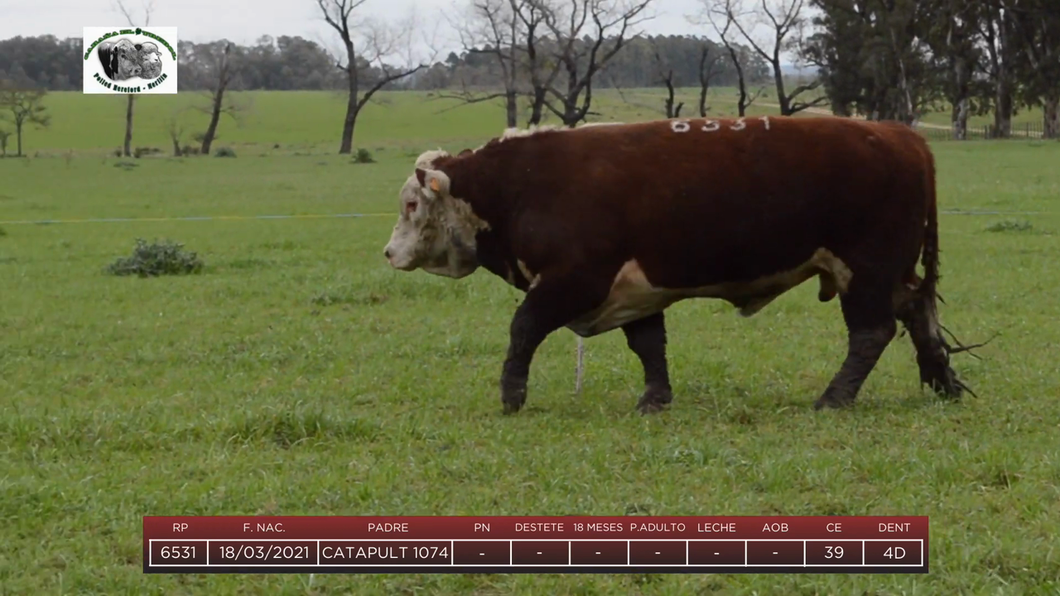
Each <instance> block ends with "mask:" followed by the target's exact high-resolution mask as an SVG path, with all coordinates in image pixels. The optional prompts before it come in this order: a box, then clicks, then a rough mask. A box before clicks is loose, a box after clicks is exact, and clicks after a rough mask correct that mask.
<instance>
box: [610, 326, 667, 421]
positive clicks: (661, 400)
mask: <svg viewBox="0 0 1060 596" xmlns="http://www.w3.org/2000/svg"><path fill="white" fill-rule="evenodd" d="M622 331H623V332H625V334H626V344H627V345H628V346H629V349H630V350H632V351H633V353H634V354H636V355H637V357H638V358H640V363H641V365H642V366H643V367H644V395H642V396H641V398H640V402H638V403H637V410H639V411H640V412H641V413H642V414H651V413H654V412H658V411H660V410H662V409H663V408H665V407H666V405H667V404H669V403H670V402H671V401H673V398H674V397H673V394H672V393H671V390H670V373H669V371H668V370H667V367H666V322H665V319H664V318H663V313H661V312H660V313H656V314H654V315H651V316H648V317H644V318H643V319H638V320H636V321H633V322H632V323H626V324H625V325H623V326H622Z"/></svg>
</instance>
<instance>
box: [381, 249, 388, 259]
mask: <svg viewBox="0 0 1060 596" xmlns="http://www.w3.org/2000/svg"><path fill="white" fill-rule="evenodd" d="M383 256H384V257H386V258H388V259H389V258H390V249H389V248H388V249H386V250H384V251H383Z"/></svg>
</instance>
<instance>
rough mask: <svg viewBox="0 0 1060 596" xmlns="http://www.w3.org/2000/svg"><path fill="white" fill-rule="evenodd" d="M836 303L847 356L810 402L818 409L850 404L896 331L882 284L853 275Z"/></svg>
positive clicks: (884, 286)
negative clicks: (839, 305) (842, 328)
mask: <svg viewBox="0 0 1060 596" xmlns="http://www.w3.org/2000/svg"><path fill="white" fill-rule="evenodd" d="M859 281H860V283H859ZM839 302H840V304H841V305H842V309H843V319H844V320H845V321H846V324H847V339H848V342H849V343H848V347H847V357H846V360H844V361H843V366H842V367H841V368H840V369H839V372H838V373H836V375H835V377H833V378H832V382H831V383H829V384H828V388H827V389H825V391H824V393H823V394H822V395H821V397H820V398H819V399H818V400H817V402H816V403H815V404H814V408H815V409H818V410H820V409H821V408H823V407H825V406H828V407H831V408H841V407H844V406H849V405H852V404H853V403H854V400H855V399H856V398H857V395H858V391H860V390H861V386H862V385H863V384H864V383H865V379H867V378H868V376H869V373H870V372H872V369H873V368H875V367H876V363H877V362H878V361H879V359H880V356H882V355H883V351H884V350H886V349H887V345H888V344H890V343H891V340H892V339H894V335H895V333H896V332H897V331H898V325H897V323H895V320H894V308H893V306H892V304H891V294H890V290H889V288H887V286H886V285H883V284H875V285H872V284H867V283H865V281H864V278H862V280H858V278H857V277H856V276H855V278H854V283H853V284H852V285H851V288H850V291H849V292H847V293H846V294H844V295H842V296H840V298H839Z"/></svg>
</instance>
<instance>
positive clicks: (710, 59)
mask: <svg viewBox="0 0 1060 596" xmlns="http://www.w3.org/2000/svg"><path fill="white" fill-rule="evenodd" d="M720 59H721V54H718V53H716V52H711V51H710V44H708V43H706V42H703V46H702V47H701V48H700V50H699V69H698V72H699V105H698V107H699V117H700V118H706V117H707V110H709V109H710V108H709V107H708V106H707V92H708V91H709V90H710V83H711V81H713V80H714V77H716V76H717V75H718V73H720V72H721V69H720V68H719V67H718V61H719V60H720Z"/></svg>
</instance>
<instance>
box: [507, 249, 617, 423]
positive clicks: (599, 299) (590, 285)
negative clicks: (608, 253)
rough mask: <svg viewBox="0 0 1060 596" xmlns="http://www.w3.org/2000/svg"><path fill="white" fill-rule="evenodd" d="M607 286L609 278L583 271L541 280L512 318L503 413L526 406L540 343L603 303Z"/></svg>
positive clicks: (545, 275) (509, 412) (550, 276)
mask: <svg viewBox="0 0 1060 596" xmlns="http://www.w3.org/2000/svg"><path fill="white" fill-rule="evenodd" d="M575 270H576V271H577V269H575ZM610 287H611V280H610V279H608V278H606V277H602V276H596V275H593V274H591V273H586V271H585V269H582V270H581V271H579V273H577V274H568V275H548V274H543V275H542V276H541V277H540V279H539V281H538V282H537V283H536V285H534V286H533V288H531V290H530V291H529V292H528V293H527V294H526V299H525V300H523V303H522V304H520V305H519V308H518V309H516V311H515V316H513V317H512V324H511V327H510V330H509V333H510V340H509V344H508V356H507V358H506V359H505V360H504V371H503V372H502V374H501V403H502V404H503V406H504V413H505V414H513V413H515V412H518V411H519V410H520V409H521V408H522V407H523V404H524V403H526V382H527V379H528V378H529V376H530V361H531V360H533V357H534V352H536V351H537V348H538V346H540V345H541V342H543V341H545V338H546V337H548V335H549V334H550V333H552V332H553V331H555V330H557V329H559V328H560V327H563V326H564V325H567V324H568V323H570V322H571V321H574V320H575V319H577V318H578V317H579V316H580V315H582V314H585V313H587V312H589V311H591V310H592V309H594V308H596V307H597V306H599V305H600V304H601V303H603V301H604V300H605V299H606V298H607V294H608V291H609V290H610Z"/></svg>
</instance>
